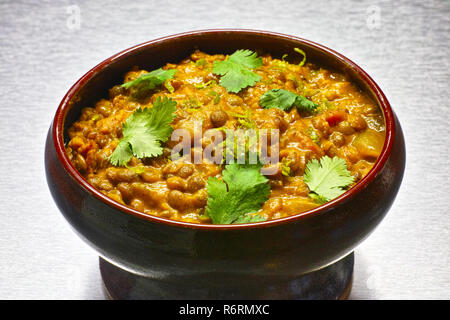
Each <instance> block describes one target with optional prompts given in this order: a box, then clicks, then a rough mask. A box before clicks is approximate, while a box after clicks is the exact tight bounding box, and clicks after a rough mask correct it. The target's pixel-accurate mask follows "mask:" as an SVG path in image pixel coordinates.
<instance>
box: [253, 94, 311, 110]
mask: <svg viewBox="0 0 450 320" xmlns="http://www.w3.org/2000/svg"><path fill="white" fill-rule="evenodd" d="M259 103H260V104H261V106H263V107H264V108H266V109H271V108H278V109H281V110H284V111H287V110H289V109H290V108H292V107H293V106H295V107H297V109H298V111H307V112H311V111H314V110H316V109H317V107H318V106H319V105H318V104H316V103H314V102H312V101H311V100H308V99H307V98H305V97H304V96H301V95H298V94H296V93H293V92H291V91H288V90H284V89H272V90H269V91H267V92H265V93H264V94H263V95H262V96H261V98H260V99H259Z"/></svg>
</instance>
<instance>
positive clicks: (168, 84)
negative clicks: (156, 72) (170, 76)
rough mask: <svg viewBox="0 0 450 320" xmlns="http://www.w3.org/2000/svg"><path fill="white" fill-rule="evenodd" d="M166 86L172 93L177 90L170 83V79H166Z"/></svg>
mask: <svg viewBox="0 0 450 320" xmlns="http://www.w3.org/2000/svg"><path fill="white" fill-rule="evenodd" d="M164 87H166V89H167V90H169V92H170V93H174V92H175V88H174V87H173V86H172V84H171V83H170V80H167V81H164Z"/></svg>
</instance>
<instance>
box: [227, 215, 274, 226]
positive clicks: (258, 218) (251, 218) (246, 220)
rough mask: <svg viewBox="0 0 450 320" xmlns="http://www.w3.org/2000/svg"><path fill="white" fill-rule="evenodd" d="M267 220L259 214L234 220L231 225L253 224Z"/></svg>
mask: <svg viewBox="0 0 450 320" xmlns="http://www.w3.org/2000/svg"><path fill="white" fill-rule="evenodd" d="M266 220H267V219H266V218H265V217H263V216H261V215H259V214H245V215H243V216H241V217H239V218H237V219H236V220H234V222H233V224H240V223H253V222H261V221H266Z"/></svg>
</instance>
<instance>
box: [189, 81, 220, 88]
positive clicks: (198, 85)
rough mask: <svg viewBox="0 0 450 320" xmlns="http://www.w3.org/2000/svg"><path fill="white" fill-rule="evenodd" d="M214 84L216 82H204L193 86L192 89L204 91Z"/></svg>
mask: <svg viewBox="0 0 450 320" xmlns="http://www.w3.org/2000/svg"><path fill="white" fill-rule="evenodd" d="M215 83H216V81H214V80H209V81H208V82H205V83H197V84H194V87H195V88H196V89H205V88H208V87H209V86H211V85H213V84H215Z"/></svg>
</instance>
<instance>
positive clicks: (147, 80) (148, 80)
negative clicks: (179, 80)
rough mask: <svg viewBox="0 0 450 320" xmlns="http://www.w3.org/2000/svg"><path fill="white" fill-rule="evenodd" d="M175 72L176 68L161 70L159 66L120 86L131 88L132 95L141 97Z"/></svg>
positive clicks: (171, 76) (170, 77)
mask: <svg viewBox="0 0 450 320" xmlns="http://www.w3.org/2000/svg"><path fill="white" fill-rule="evenodd" d="M176 72H177V70H175V69H169V70H163V69H162V68H159V69H156V70H153V71H151V72H149V73H145V74H142V75H140V76H139V77H138V78H137V79H135V80H133V81H128V82H126V83H124V84H123V85H122V87H124V88H126V89H129V88H133V89H134V91H135V93H134V95H135V96H137V97H141V96H143V95H144V94H145V93H147V92H148V91H150V90H153V89H155V88H156V87H158V86H159V85H161V84H163V83H164V82H165V81H166V80H169V79H172V78H173V76H174V75H175V73H176Z"/></svg>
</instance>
